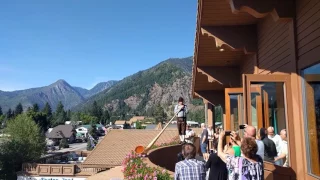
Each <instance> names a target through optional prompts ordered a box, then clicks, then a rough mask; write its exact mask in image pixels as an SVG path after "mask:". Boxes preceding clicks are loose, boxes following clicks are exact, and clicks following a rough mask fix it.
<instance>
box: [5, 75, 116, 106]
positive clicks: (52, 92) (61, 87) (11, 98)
mask: <svg viewBox="0 0 320 180" xmlns="http://www.w3.org/2000/svg"><path fill="white" fill-rule="evenodd" d="M110 82H111V83H110ZM110 82H108V81H107V82H101V83H102V84H107V85H109V86H103V87H100V88H103V89H99V87H96V86H94V87H93V88H92V89H94V88H95V92H96V93H99V92H101V91H103V90H105V89H106V88H109V87H110V86H112V85H113V84H115V83H116V82H117V81H110ZM101 83H98V84H100V85H99V86H101ZM98 84H97V85H98ZM81 89H82V90H84V91H85V90H86V89H84V88H81ZM90 93H91V94H90ZM92 95H94V93H93V92H91V91H90V90H87V92H86V95H83V92H81V91H80V87H73V86H71V85H70V84H69V83H68V82H67V81H65V80H64V79H59V80H57V81H56V82H54V83H52V84H49V85H47V86H43V87H36V88H29V89H24V90H16V91H2V90H0V106H1V107H2V109H3V111H7V110H8V109H9V108H11V109H14V107H15V106H16V105H17V104H18V103H20V102H21V103H22V105H23V107H24V109H27V108H28V107H31V106H32V105H33V104H34V103H37V104H38V105H39V106H40V108H42V107H44V105H45V103H46V102H48V103H49V104H50V106H51V108H52V109H53V110H55V108H56V106H57V104H58V102H59V101H61V102H62V103H63V104H64V106H65V109H71V108H72V107H74V106H76V105H77V104H79V103H82V102H83V101H84V100H85V99H86V98H89V97H90V96H92Z"/></svg>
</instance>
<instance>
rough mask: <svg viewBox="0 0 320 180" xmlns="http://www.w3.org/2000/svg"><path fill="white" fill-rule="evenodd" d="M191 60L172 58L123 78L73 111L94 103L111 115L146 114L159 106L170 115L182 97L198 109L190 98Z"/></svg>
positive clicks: (83, 108)
mask: <svg viewBox="0 0 320 180" xmlns="http://www.w3.org/2000/svg"><path fill="white" fill-rule="evenodd" d="M191 76H192V57H187V58H170V59H168V60H165V61H163V62H161V63H159V64H157V65H155V66H154V67H151V68H149V69H147V70H144V71H139V72H137V73H135V74H133V75H131V76H128V77H126V78H124V79H123V80H121V81H119V82H118V83H117V84H115V85H114V86H112V87H111V88H109V89H106V90H104V91H102V92H100V93H98V94H96V95H94V96H92V97H91V98H88V99H87V100H86V101H85V102H84V103H81V104H79V105H78V106H76V107H75V108H74V110H86V109H89V108H90V107H91V105H92V103H93V102H94V101H96V102H97V103H98V105H100V106H103V108H104V109H108V110H109V111H112V112H118V113H127V114H128V113H136V114H146V113H147V111H148V109H153V108H155V107H156V106H157V105H160V106H162V107H163V108H164V110H165V112H167V114H171V111H172V109H173V104H176V103H177V102H176V101H177V100H178V98H179V97H180V96H182V97H184V99H185V102H186V104H189V106H190V108H191V109H192V108H196V106H194V105H193V104H192V98H191V91H190V88H191Z"/></svg>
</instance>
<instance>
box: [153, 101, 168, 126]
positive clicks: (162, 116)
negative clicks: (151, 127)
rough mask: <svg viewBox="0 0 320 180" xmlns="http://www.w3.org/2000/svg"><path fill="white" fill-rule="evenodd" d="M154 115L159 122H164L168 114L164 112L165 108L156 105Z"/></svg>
mask: <svg viewBox="0 0 320 180" xmlns="http://www.w3.org/2000/svg"><path fill="white" fill-rule="evenodd" d="M153 116H154V118H155V119H156V121H157V123H159V122H161V123H162V122H163V121H164V120H165V119H166V118H167V114H166V113H165V112H164V109H163V108H162V107H161V106H160V105H158V106H157V107H156V109H155V111H154V114H153Z"/></svg>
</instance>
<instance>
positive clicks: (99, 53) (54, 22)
mask: <svg viewBox="0 0 320 180" xmlns="http://www.w3.org/2000/svg"><path fill="white" fill-rule="evenodd" d="M196 6H197V1H196V0H161V1H150V0H134V1H133V0H126V1H123V0H92V1H89V0H24V1H21V0H19V1H16V0H1V1H0V90H6V91H12V90H18V89H25V88H31V87H39V86H45V85H49V84H51V83H53V82H55V81H56V80H58V79H65V80H66V81H67V82H69V83H70V84H71V85H73V86H80V87H84V88H91V87H93V86H94V85H95V84H96V83H98V82H101V81H107V80H120V79H122V78H124V77H126V76H128V75H131V74H133V73H135V72H137V71H139V70H143V69H147V68H149V67H151V66H153V65H155V64H157V63H159V62H160V61H162V60H165V59H167V58H170V57H187V56H191V55H193V46H194V35H195V25H196V8H197V7H196Z"/></svg>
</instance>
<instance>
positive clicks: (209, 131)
mask: <svg viewBox="0 0 320 180" xmlns="http://www.w3.org/2000/svg"><path fill="white" fill-rule="evenodd" d="M207 130H208V136H209V139H213V135H214V133H213V129H211V130H210V129H209V128H208V129H207Z"/></svg>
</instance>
